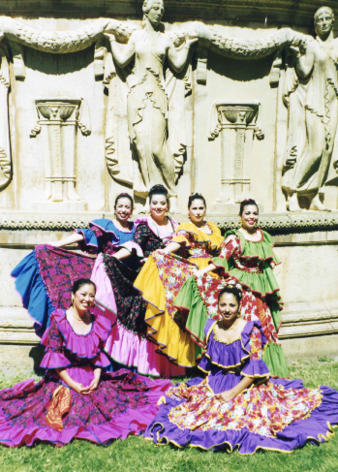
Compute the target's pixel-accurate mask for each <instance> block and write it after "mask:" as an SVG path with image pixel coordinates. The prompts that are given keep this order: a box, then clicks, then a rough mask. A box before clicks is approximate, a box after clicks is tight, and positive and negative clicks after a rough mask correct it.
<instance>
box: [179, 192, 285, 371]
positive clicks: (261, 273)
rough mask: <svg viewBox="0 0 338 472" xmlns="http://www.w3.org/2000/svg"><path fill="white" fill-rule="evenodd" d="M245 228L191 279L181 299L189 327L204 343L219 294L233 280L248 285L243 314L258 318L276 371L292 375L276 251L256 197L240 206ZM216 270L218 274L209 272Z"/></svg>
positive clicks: (269, 361)
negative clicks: (283, 341)
mask: <svg viewBox="0 0 338 472" xmlns="http://www.w3.org/2000/svg"><path fill="white" fill-rule="evenodd" d="M239 216H240V218H241V227H240V228H239V229H238V230H230V231H227V233H226V234H225V237H224V241H223V242H222V244H221V248H220V249H221V250H220V254H219V256H218V257H215V258H214V259H213V260H212V262H211V264H209V265H208V266H207V267H206V268H204V269H201V270H200V271H199V272H198V273H197V274H195V275H193V276H192V277H190V278H189V279H188V280H187V281H186V283H185V284H184V285H183V287H182V289H181V291H180V293H179V295H178V296H177V298H176V300H175V302H174V303H175V305H176V306H177V308H178V309H179V310H180V312H181V313H186V314H187V313H188V315H186V316H188V317H187V320H186V330H187V331H188V332H189V333H190V334H191V336H192V337H193V339H194V340H195V341H196V342H197V343H198V344H199V345H200V346H202V345H203V342H204V332H203V327H204V325H205V322H206V319H207V318H208V317H210V318H212V316H213V315H214V314H215V311H216V310H217V293H218V292H219V290H220V289H221V288H222V286H224V285H225V284H226V283H228V282H229V280H235V281H236V282H240V283H241V285H242V286H243V300H242V307H241V314H242V317H243V318H244V319H245V320H246V321H251V320H254V319H258V320H259V321H260V323H261V326H262V329H263V332H264V335H265V337H266V339H267V345H266V347H265V350H264V357H263V358H264V362H265V363H266V364H267V366H268V368H269V369H270V372H271V373H272V375H278V376H280V377H286V376H287V375H288V368H287V364H286V360H285V355H284V352H283V349H282V346H281V345H280V343H279V340H278V330H279V327H280V324H281V314H280V310H281V309H282V302H281V299H280V295H279V288H278V284H277V281H276V279H275V277H274V275H273V271H272V270H273V268H274V266H275V265H276V263H278V260H277V258H276V256H275V255H274V252H273V241H272V238H271V236H270V235H269V234H268V233H267V232H265V231H262V230H261V229H260V228H258V227H257V224H258V206H257V203H256V202H255V201H254V200H252V199H249V200H244V201H242V203H241V204H240V212H239ZM209 271H215V272H216V274H217V276H218V275H219V276H220V277H221V278H219V277H217V278H216V277H215V276H212V275H209V274H208V275H207V272H209Z"/></svg>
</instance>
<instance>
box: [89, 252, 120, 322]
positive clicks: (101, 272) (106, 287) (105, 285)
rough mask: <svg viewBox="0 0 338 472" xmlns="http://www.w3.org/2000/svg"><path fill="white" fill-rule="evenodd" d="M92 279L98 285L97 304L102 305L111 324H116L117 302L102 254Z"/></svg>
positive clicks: (99, 256) (95, 266)
mask: <svg viewBox="0 0 338 472" xmlns="http://www.w3.org/2000/svg"><path fill="white" fill-rule="evenodd" d="M90 279H91V280H92V281H93V282H94V283H95V285H96V294H95V302H96V303H97V304H98V305H102V306H103V307H105V308H108V310H109V311H108V310H106V313H105V316H106V317H108V318H109V319H110V322H111V324H114V323H115V322H116V315H115V313H116V302H115V296H114V292H113V289H112V286H111V282H110V280H109V277H108V276H107V274H106V270H105V267H104V262H103V257H102V254H99V255H98V256H97V258H96V261H95V264H94V268H93V272H92V275H91V277H90Z"/></svg>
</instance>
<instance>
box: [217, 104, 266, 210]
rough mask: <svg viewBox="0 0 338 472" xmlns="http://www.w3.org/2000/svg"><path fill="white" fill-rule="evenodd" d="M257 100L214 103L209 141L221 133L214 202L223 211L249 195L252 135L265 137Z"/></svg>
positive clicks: (259, 137) (260, 137) (258, 137)
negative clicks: (218, 184) (218, 187)
mask: <svg viewBox="0 0 338 472" xmlns="http://www.w3.org/2000/svg"><path fill="white" fill-rule="evenodd" d="M259 106H260V104H259V103H255V102H253V103H224V102H219V103H215V104H214V105H213V108H212V113H211V131H210V135H209V140H214V139H215V138H216V137H217V136H219V134H221V194H220V196H219V197H218V199H217V201H216V202H215V204H214V205H213V207H215V210H219V211H224V207H225V205H228V204H237V203H239V202H241V201H242V200H243V199H244V198H247V196H248V195H249V194H250V184H251V155H252V142H253V139H254V137H255V136H256V137H257V139H259V140H261V139H263V138H264V134H263V132H262V130H261V129H260V128H259V127H258V126H257V125H256V123H257V117H258V111H259Z"/></svg>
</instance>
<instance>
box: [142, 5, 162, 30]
mask: <svg viewBox="0 0 338 472" xmlns="http://www.w3.org/2000/svg"><path fill="white" fill-rule="evenodd" d="M163 14H164V4H163V2H162V1H160V0H154V1H153V2H151V4H150V10H149V11H148V13H146V14H145V15H146V16H147V18H148V20H149V21H150V23H151V24H152V25H155V26H157V25H158V24H159V23H160V22H161V20H162V18H163Z"/></svg>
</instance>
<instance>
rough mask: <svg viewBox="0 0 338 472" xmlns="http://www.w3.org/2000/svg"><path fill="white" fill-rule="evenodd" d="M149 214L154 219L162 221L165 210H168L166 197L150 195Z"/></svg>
mask: <svg viewBox="0 0 338 472" xmlns="http://www.w3.org/2000/svg"><path fill="white" fill-rule="evenodd" d="M149 206H150V214H151V216H152V217H153V218H154V220H155V221H163V220H164V218H165V216H166V213H167V211H168V210H169V205H168V202H167V199H166V197H165V196H164V195H156V193H155V194H154V195H152V197H151V200H150V203H149Z"/></svg>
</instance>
